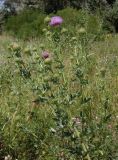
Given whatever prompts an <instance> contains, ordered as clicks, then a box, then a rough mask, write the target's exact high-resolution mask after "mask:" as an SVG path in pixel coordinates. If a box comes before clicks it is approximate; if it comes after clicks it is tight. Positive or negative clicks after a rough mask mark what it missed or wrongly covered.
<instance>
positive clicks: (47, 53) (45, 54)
mask: <svg viewBox="0 0 118 160" xmlns="http://www.w3.org/2000/svg"><path fill="white" fill-rule="evenodd" d="M49 56H50V55H49V52H47V51H44V52H43V53H42V58H44V59H47V58H49Z"/></svg>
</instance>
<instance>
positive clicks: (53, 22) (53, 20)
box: [49, 16, 63, 26]
mask: <svg viewBox="0 0 118 160" xmlns="http://www.w3.org/2000/svg"><path fill="white" fill-rule="evenodd" d="M62 23H63V19H62V17H60V16H54V17H52V18H51V20H50V23H49V25H50V26H59V25H61V24H62Z"/></svg>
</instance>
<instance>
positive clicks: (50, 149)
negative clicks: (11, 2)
mask: <svg viewBox="0 0 118 160" xmlns="http://www.w3.org/2000/svg"><path fill="white" fill-rule="evenodd" d="M0 39H1V40H2V41H1V44H0V81H1V84H0V106H1V107H0V158H1V159H4V157H5V156H8V155H10V156H11V157H12V159H14V160H15V159H22V160H30V159H31V160H32V159H34V160H44V159H46V160H52V159H53V160H56V159H58V160H61V159H68V160H76V159H80V160H84V159H88V160H92V159H94V160H98V159H99V158H100V159H103V160H108V159H113V160H116V159H117V155H116V153H117V146H118V143H116V142H117V138H118V137H117V129H118V126H117V123H118V46H117V43H118V36H117V35H115V36H114V35H107V36H106V39H105V40H103V41H99V42H96V41H94V43H92V44H91V43H90V44H89V46H87V47H86V46H85V45H83V44H82V43H80V42H79V41H78V40H77V41H76V40H72V41H71V40H70V41H69V42H68V41H67V42H65V43H64V41H61V42H59V43H58V45H57V44H55V43H54V42H53V41H52V40H50V38H49V39H48V38H42V39H32V40H30V41H28V42H27V41H21V40H17V39H14V38H12V37H9V36H6V35H2V36H1V37H0ZM11 42H17V43H18V44H20V46H21V48H22V50H21V51H20V54H21V56H22V58H21V57H17V56H16V55H15V54H16V53H17V51H14V49H13V48H12V50H11V51H9V50H8V46H9V44H11ZM42 44H43V45H42ZM55 45H56V47H55ZM26 47H28V48H29V50H30V51H31V56H29V55H27V54H25V53H24V48H26ZM34 48H35V49H34ZM43 50H47V51H48V52H49V54H50V53H51V61H52V62H50V63H49V64H47V63H46V62H45V60H44V59H42V58H41V53H42V51H43ZM18 52H19V51H18ZM19 59H20V61H19ZM24 66H25V67H24ZM63 66H64V67H63ZM19 69H21V70H22V69H26V70H25V72H23V71H24V70H22V71H21V70H19ZM20 71H21V72H22V74H20V73H21V72H20ZM29 72H30V74H31V75H29V74H28V73H29Z"/></svg>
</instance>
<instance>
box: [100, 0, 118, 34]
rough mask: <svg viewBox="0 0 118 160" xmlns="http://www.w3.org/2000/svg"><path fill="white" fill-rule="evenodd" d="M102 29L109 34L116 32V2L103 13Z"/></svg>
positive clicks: (117, 29)
mask: <svg viewBox="0 0 118 160" xmlns="http://www.w3.org/2000/svg"><path fill="white" fill-rule="evenodd" d="M102 16H103V17H104V28H105V29H106V30H108V31H110V32H118V0H116V2H115V3H114V4H113V6H112V7H109V8H108V9H106V10H105V12H103V14H102Z"/></svg>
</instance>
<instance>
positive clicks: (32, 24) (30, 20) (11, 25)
mask: <svg viewBox="0 0 118 160" xmlns="http://www.w3.org/2000/svg"><path fill="white" fill-rule="evenodd" d="M44 17H45V15H44V14H42V13H39V12H38V11H36V10H35V11H33V10H24V11H22V12H21V13H20V14H18V15H17V16H11V17H9V18H8V19H7V21H6V23H5V29H6V31H8V32H10V33H11V34H12V35H15V36H17V37H19V38H29V37H35V36H39V35H40V34H41V33H42V29H43V27H44V23H43V20H44Z"/></svg>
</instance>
